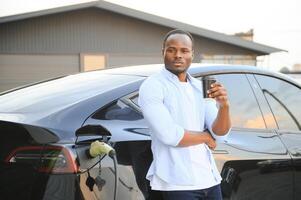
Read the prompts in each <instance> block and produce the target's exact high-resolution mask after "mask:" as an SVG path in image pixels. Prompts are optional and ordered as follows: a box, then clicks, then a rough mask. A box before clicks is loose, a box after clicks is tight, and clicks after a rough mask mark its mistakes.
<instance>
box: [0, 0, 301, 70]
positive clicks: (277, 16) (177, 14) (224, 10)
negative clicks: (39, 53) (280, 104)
mask: <svg viewBox="0 0 301 200" xmlns="http://www.w3.org/2000/svg"><path fill="white" fill-rule="evenodd" d="M90 1H91V0H0V17H3V16H9V15H14V14H20V13H26V12H31V11H37V10H41V9H47V8H53V7H60V6H64V5H71V4H76V3H82V2H90ZM106 1H109V2H112V3H116V4H120V5H123V6H126V7H130V8H134V9H137V10H140V11H144V12H147V13H151V14H154V15H158V16H161V17H165V18H169V19H172V20H176V21H180V22H184V23H187V24H191V25H195V26H198V27H201V28H205V29H209V30H212V31H217V32H221V33H225V34H234V33H237V32H246V31H248V30H250V29H253V30H254V42H258V43H262V44H265V45H269V46H272V47H276V48H280V49H283V50H287V51H288V52H279V53H273V54H271V55H270V56H265V57H261V58H260V59H261V60H262V62H261V63H260V65H261V66H262V67H264V68H267V69H271V70H279V69H280V68H282V67H288V68H291V67H292V66H293V65H294V64H296V63H300V64H301V20H300V19H301V1H300V0H249V1H246V0H106Z"/></svg>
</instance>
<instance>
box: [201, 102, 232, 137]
mask: <svg viewBox="0 0 301 200" xmlns="http://www.w3.org/2000/svg"><path fill="white" fill-rule="evenodd" d="M217 113H218V108H217V105H216V101H215V100H213V99H212V100H205V127H206V128H207V129H208V130H209V131H210V133H211V135H212V137H214V139H215V140H216V141H218V142H224V141H226V139H227V136H228V134H229V132H230V130H229V131H228V132H227V134H225V135H223V136H220V135H217V134H215V133H214V132H213V130H212V125H213V122H214V121H215V119H216V117H217Z"/></svg>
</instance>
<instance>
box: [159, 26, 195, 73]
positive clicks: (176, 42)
mask: <svg viewBox="0 0 301 200" xmlns="http://www.w3.org/2000/svg"><path fill="white" fill-rule="evenodd" d="M162 54H163V58H164V64H165V67H166V69H167V70H169V71H171V72H172V73H174V74H176V75H179V74H181V73H185V72H186V71H187V69H188V68H189V66H190V64H191V62H192V59H193V38H192V36H191V34H190V33H188V32H186V31H183V30H179V29H176V30H172V31H170V32H168V33H167V34H166V35H165V37H164V41H163V49H162Z"/></svg>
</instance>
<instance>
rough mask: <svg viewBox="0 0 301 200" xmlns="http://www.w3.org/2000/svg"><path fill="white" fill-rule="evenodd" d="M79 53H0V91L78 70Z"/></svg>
mask: <svg viewBox="0 0 301 200" xmlns="http://www.w3.org/2000/svg"><path fill="white" fill-rule="evenodd" d="M79 63H80V62H79V55H16V54H14V55H12V54H0V91H4V90H8V89H12V88H14V87H18V86H21V85H25V84H29V83H33V82H37V81H41V80H45V79H49V78H54V77H57V76H61V75H67V74H73V73H76V72H79V69H80V67H79V65H80V64H79Z"/></svg>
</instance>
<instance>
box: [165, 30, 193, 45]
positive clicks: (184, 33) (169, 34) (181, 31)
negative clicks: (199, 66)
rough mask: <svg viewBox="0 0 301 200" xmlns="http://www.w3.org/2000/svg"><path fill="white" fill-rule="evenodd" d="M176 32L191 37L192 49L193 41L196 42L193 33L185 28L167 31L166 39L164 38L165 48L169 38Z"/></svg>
mask: <svg viewBox="0 0 301 200" xmlns="http://www.w3.org/2000/svg"><path fill="white" fill-rule="evenodd" d="M175 34H182V35H187V36H188V37H189V38H190V39H191V42H192V49H193V43H194V40H193V37H192V35H191V34H190V33H189V32H187V31H184V30H181V29H174V30H171V31H169V32H168V33H166V35H165V36H164V40H163V49H164V48H165V43H166V40H167V39H168V38H169V37H170V36H171V35H175Z"/></svg>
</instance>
